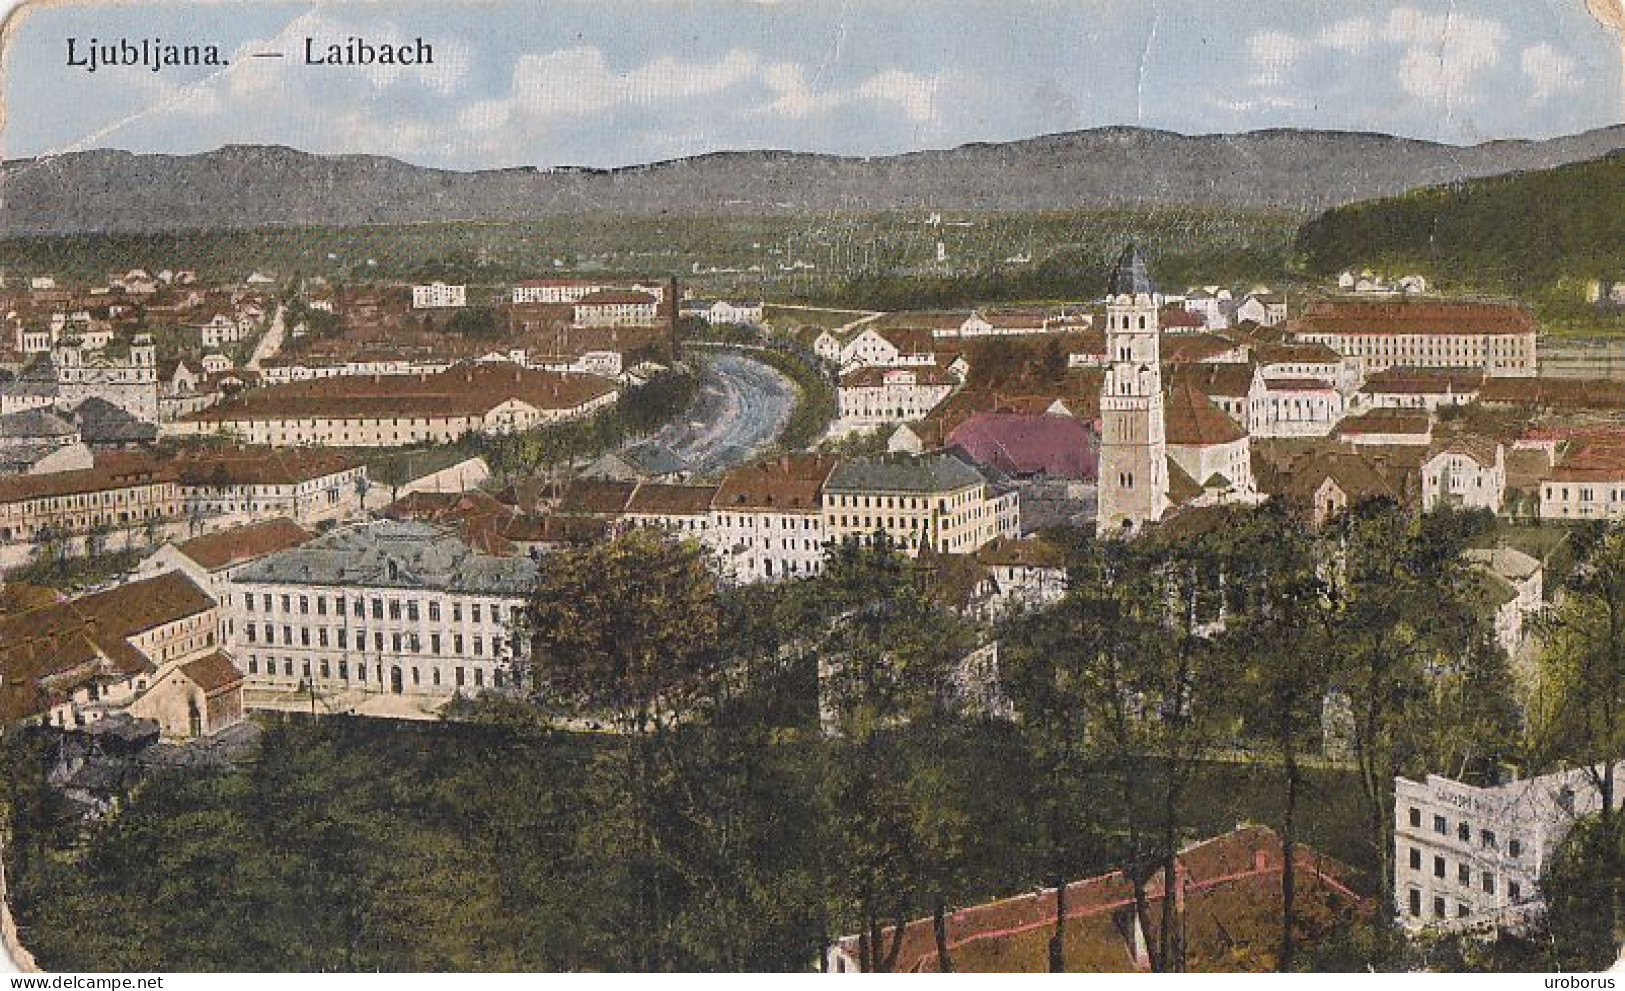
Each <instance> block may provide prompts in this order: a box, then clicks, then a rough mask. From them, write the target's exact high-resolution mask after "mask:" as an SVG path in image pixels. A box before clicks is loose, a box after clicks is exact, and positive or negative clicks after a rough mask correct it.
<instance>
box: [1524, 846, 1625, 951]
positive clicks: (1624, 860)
mask: <svg viewBox="0 0 1625 991" xmlns="http://www.w3.org/2000/svg"><path fill="white" fill-rule="evenodd" d="M1540 890H1541V895H1542V896H1543V897H1544V898H1545V900H1546V925H1547V930H1548V933H1549V935H1550V937H1551V947H1552V954H1553V957H1554V959H1553V961H1552V963H1551V965H1550V969H1552V970H1587V971H1598V970H1606V969H1607V968H1608V966H1609V965H1610V964H1612V963H1613V962H1614V961H1615V960H1616V959H1617V958H1618V956H1619V945H1620V939H1621V933H1620V931H1619V929H1620V927H1619V921H1618V920H1619V919H1620V905H1621V903H1622V902H1625V834H1622V832H1621V828H1620V817H1619V816H1618V815H1617V814H1616V815H1603V814H1592V815H1589V816H1585V817H1583V818H1581V819H1580V820H1578V821H1577V822H1575V824H1574V826H1573V827H1572V828H1571V829H1570V830H1569V833H1568V835H1567V836H1566V837H1564V838H1563V842H1562V844H1560V845H1559V846H1558V848H1557V850H1556V851H1555V852H1554V853H1553V855H1552V859H1551V860H1550V861H1549V862H1548V863H1547V865H1546V870H1545V873H1544V874H1543V875H1542V877H1541V879H1540Z"/></svg>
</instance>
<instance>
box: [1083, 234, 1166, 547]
mask: <svg viewBox="0 0 1625 991" xmlns="http://www.w3.org/2000/svg"><path fill="white" fill-rule="evenodd" d="M1161 307H1162V296H1161V294H1159V293H1158V292H1157V287H1156V286H1155V285H1154V284H1153V283H1152V281H1151V274H1150V272H1149V270H1148V269H1147V267H1146V264H1145V258H1144V257H1143V256H1142V255H1141V254H1140V251H1139V249H1138V248H1136V247H1134V246H1132V245H1130V246H1129V247H1128V248H1127V249H1125V250H1124V251H1123V254H1122V257H1121V258H1119V259H1118V261H1117V268H1116V271H1114V272H1113V273H1112V279H1111V286H1110V288H1109V295H1108V298H1107V301H1106V368H1107V371H1106V381H1105V384H1104V385H1102V386H1101V390H1100V424H1101V437H1100V469H1099V483H1098V484H1099V499H1100V503H1099V507H1098V510H1097V512H1096V516H1095V532H1096V533H1097V534H1099V535H1101V536H1110V535H1114V534H1122V533H1125V532H1132V531H1135V530H1138V529H1139V528H1140V527H1141V526H1143V525H1144V524H1146V523H1148V522H1156V521H1157V520H1159V519H1161V518H1162V514H1163V513H1164V512H1166V511H1167V509H1168V441H1167V433H1166V431H1165V429H1164V425H1163V399H1162V353H1161V348H1160V346H1159V343H1158V335H1159V330H1160V328H1159V325H1158V311H1159V310H1160V309H1161Z"/></svg>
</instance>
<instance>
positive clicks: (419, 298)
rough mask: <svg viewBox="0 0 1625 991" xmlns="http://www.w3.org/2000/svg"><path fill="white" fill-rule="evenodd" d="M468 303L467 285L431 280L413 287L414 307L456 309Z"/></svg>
mask: <svg viewBox="0 0 1625 991" xmlns="http://www.w3.org/2000/svg"><path fill="white" fill-rule="evenodd" d="M467 305H468V287H467V286H448V285H446V284H445V283H444V282H431V283H429V284H428V285H426V286H413V287H412V309H414V310H439V309H455V308H457V307H460V306H467Z"/></svg>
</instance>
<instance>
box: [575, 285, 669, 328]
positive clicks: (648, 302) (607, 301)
mask: <svg viewBox="0 0 1625 991" xmlns="http://www.w3.org/2000/svg"><path fill="white" fill-rule="evenodd" d="M659 305H660V300H659V299H658V298H657V297H655V296H654V295H653V294H652V293H647V292H644V291H643V290H641V289H601V290H599V291H598V292H592V293H588V294H587V295H585V296H583V297H581V298H580V299H579V300H577V301H576V304H575V311H574V312H575V324H576V326H578V327H648V326H652V325H653V324H654V323H655V319H656V316H657V314H658V312H659Z"/></svg>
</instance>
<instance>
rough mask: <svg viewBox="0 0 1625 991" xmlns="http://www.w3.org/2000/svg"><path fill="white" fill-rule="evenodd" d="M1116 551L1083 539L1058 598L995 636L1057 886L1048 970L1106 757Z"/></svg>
mask: <svg viewBox="0 0 1625 991" xmlns="http://www.w3.org/2000/svg"><path fill="white" fill-rule="evenodd" d="M1119 550H1120V545H1106V546H1102V545H1098V544H1094V543H1093V542H1088V543H1086V544H1085V545H1083V546H1082V547H1081V548H1080V549H1079V551H1078V553H1077V554H1076V558H1077V560H1076V562H1075V565H1074V567H1073V569H1072V581H1071V586H1070V588H1069V591H1068V594H1067V596H1066V598H1065V599H1064V600H1062V602H1061V603H1060V604H1059V605H1057V606H1056V607H1055V608H1053V609H1051V610H1048V611H1046V612H1044V613H1041V614H1038V615H1035V616H1031V617H1028V618H1027V620H1026V621H1025V622H1022V623H1019V624H1017V625H1015V626H1014V627H1013V628H1012V629H1009V630H1007V631H1005V638H1004V640H1003V643H1004V645H1005V647H1004V650H1003V653H1002V657H1001V660H1002V674H1003V677H1004V684H1005V688H1006V690H1007V691H1008V692H1009V695H1010V699H1011V702H1012V704H1013V705H1014V707H1015V710H1016V712H1017V713H1019V714H1020V720H1021V732H1022V737H1023V740H1024V742H1025V744H1026V752H1027V754H1028V755H1029V759H1030V760H1031V762H1032V763H1033V774H1032V782H1033V786H1034V791H1035V804H1036V806H1037V807H1038V808H1039V809H1040V810H1041V813H1040V815H1039V816H1038V817H1037V821H1036V822H1035V823H1034V826H1035V827H1036V828H1037V845H1038V847H1039V850H1040V858H1041V859H1042V860H1043V861H1044V862H1045V863H1046V864H1047V865H1048V875H1049V881H1050V885H1051V887H1053V888H1054V889H1055V901H1056V905H1055V909H1056V910H1055V926H1054V930H1053V932H1052V933H1051V934H1050V940H1049V969H1050V971H1051V972H1052V973H1061V972H1063V971H1065V970H1066V954H1065V947H1066V886H1067V884H1068V882H1069V881H1070V880H1071V879H1072V878H1073V877H1075V876H1076V875H1077V873H1078V872H1079V871H1080V870H1081V869H1082V868H1083V867H1084V866H1085V865H1086V863H1087V858H1086V853H1087V852H1091V851H1090V848H1089V843H1088V841H1089V838H1090V835H1091V833H1092V832H1094V830H1095V828H1096V827H1095V823H1094V820H1093V818H1092V817H1091V816H1090V815H1089V810H1091V809H1092V807H1093V806H1092V803H1090V802H1089V801H1088V798H1087V795H1088V791H1089V782H1090V780H1091V779H1092V778H1093V777H1094V776H1096V775H1098V774H1101V773H1102V771H1103V770H1104V766H1105V764H1106V763H1107V761H1108V760H1109V758H1110V757H1111V756H1112V754H1111V752H1110V750H1109V748H1108V746H1107V742H1108V741H1109V740H1111V739H1113V734H1111V733H1109V732H1107V731H1105V730H1104V728H1103V727H1104V724H1103V723H1101V722H1099V720H1101V719H1102V718H1103V717H1106V716H1107V714H1108V713H1109V712H1111V711H1112V707H1111V705H1110V699H1109V698H1108V697H1107V692H1106V690H1105V687H1104V686H1105V683H1106V682H1108V681H1109V680H1111V679H1110V677H1109V672H1110V671H1111V670H1112V669H1113V667H1114V665H1113V663H1112V660H1111V651H1112V648H1113V646H1114V644H1115V642H1116V631H1117V629H1118V628H1119V625H1120V619H1121V616H1120V615H1119V611H1118V609H1117V605H1118V604H1117V602H1116V600H1115V599H1113V597H1112V596H1111V594H1110V592H1111V590H1110V587H1109V585H1108V583H1107V581H1106V579H1105V571H1106V569H1107V568H1109V567H1110V562H1109V561H1108V560H1107V557H1106V553H1107V552H1108V551H1111V552H1117V551H1119ZM1117 756H1125V755H1122V754H1119V755H1117ZM1130 829H1131V831H1132V833H1131V836H1137V835H1138V832H1137V825H1136V824H1134V823H1131V824H1130ZM1132 845H1134V844H1133V843H1132V841H1131V846H1132Z"/></svg>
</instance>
